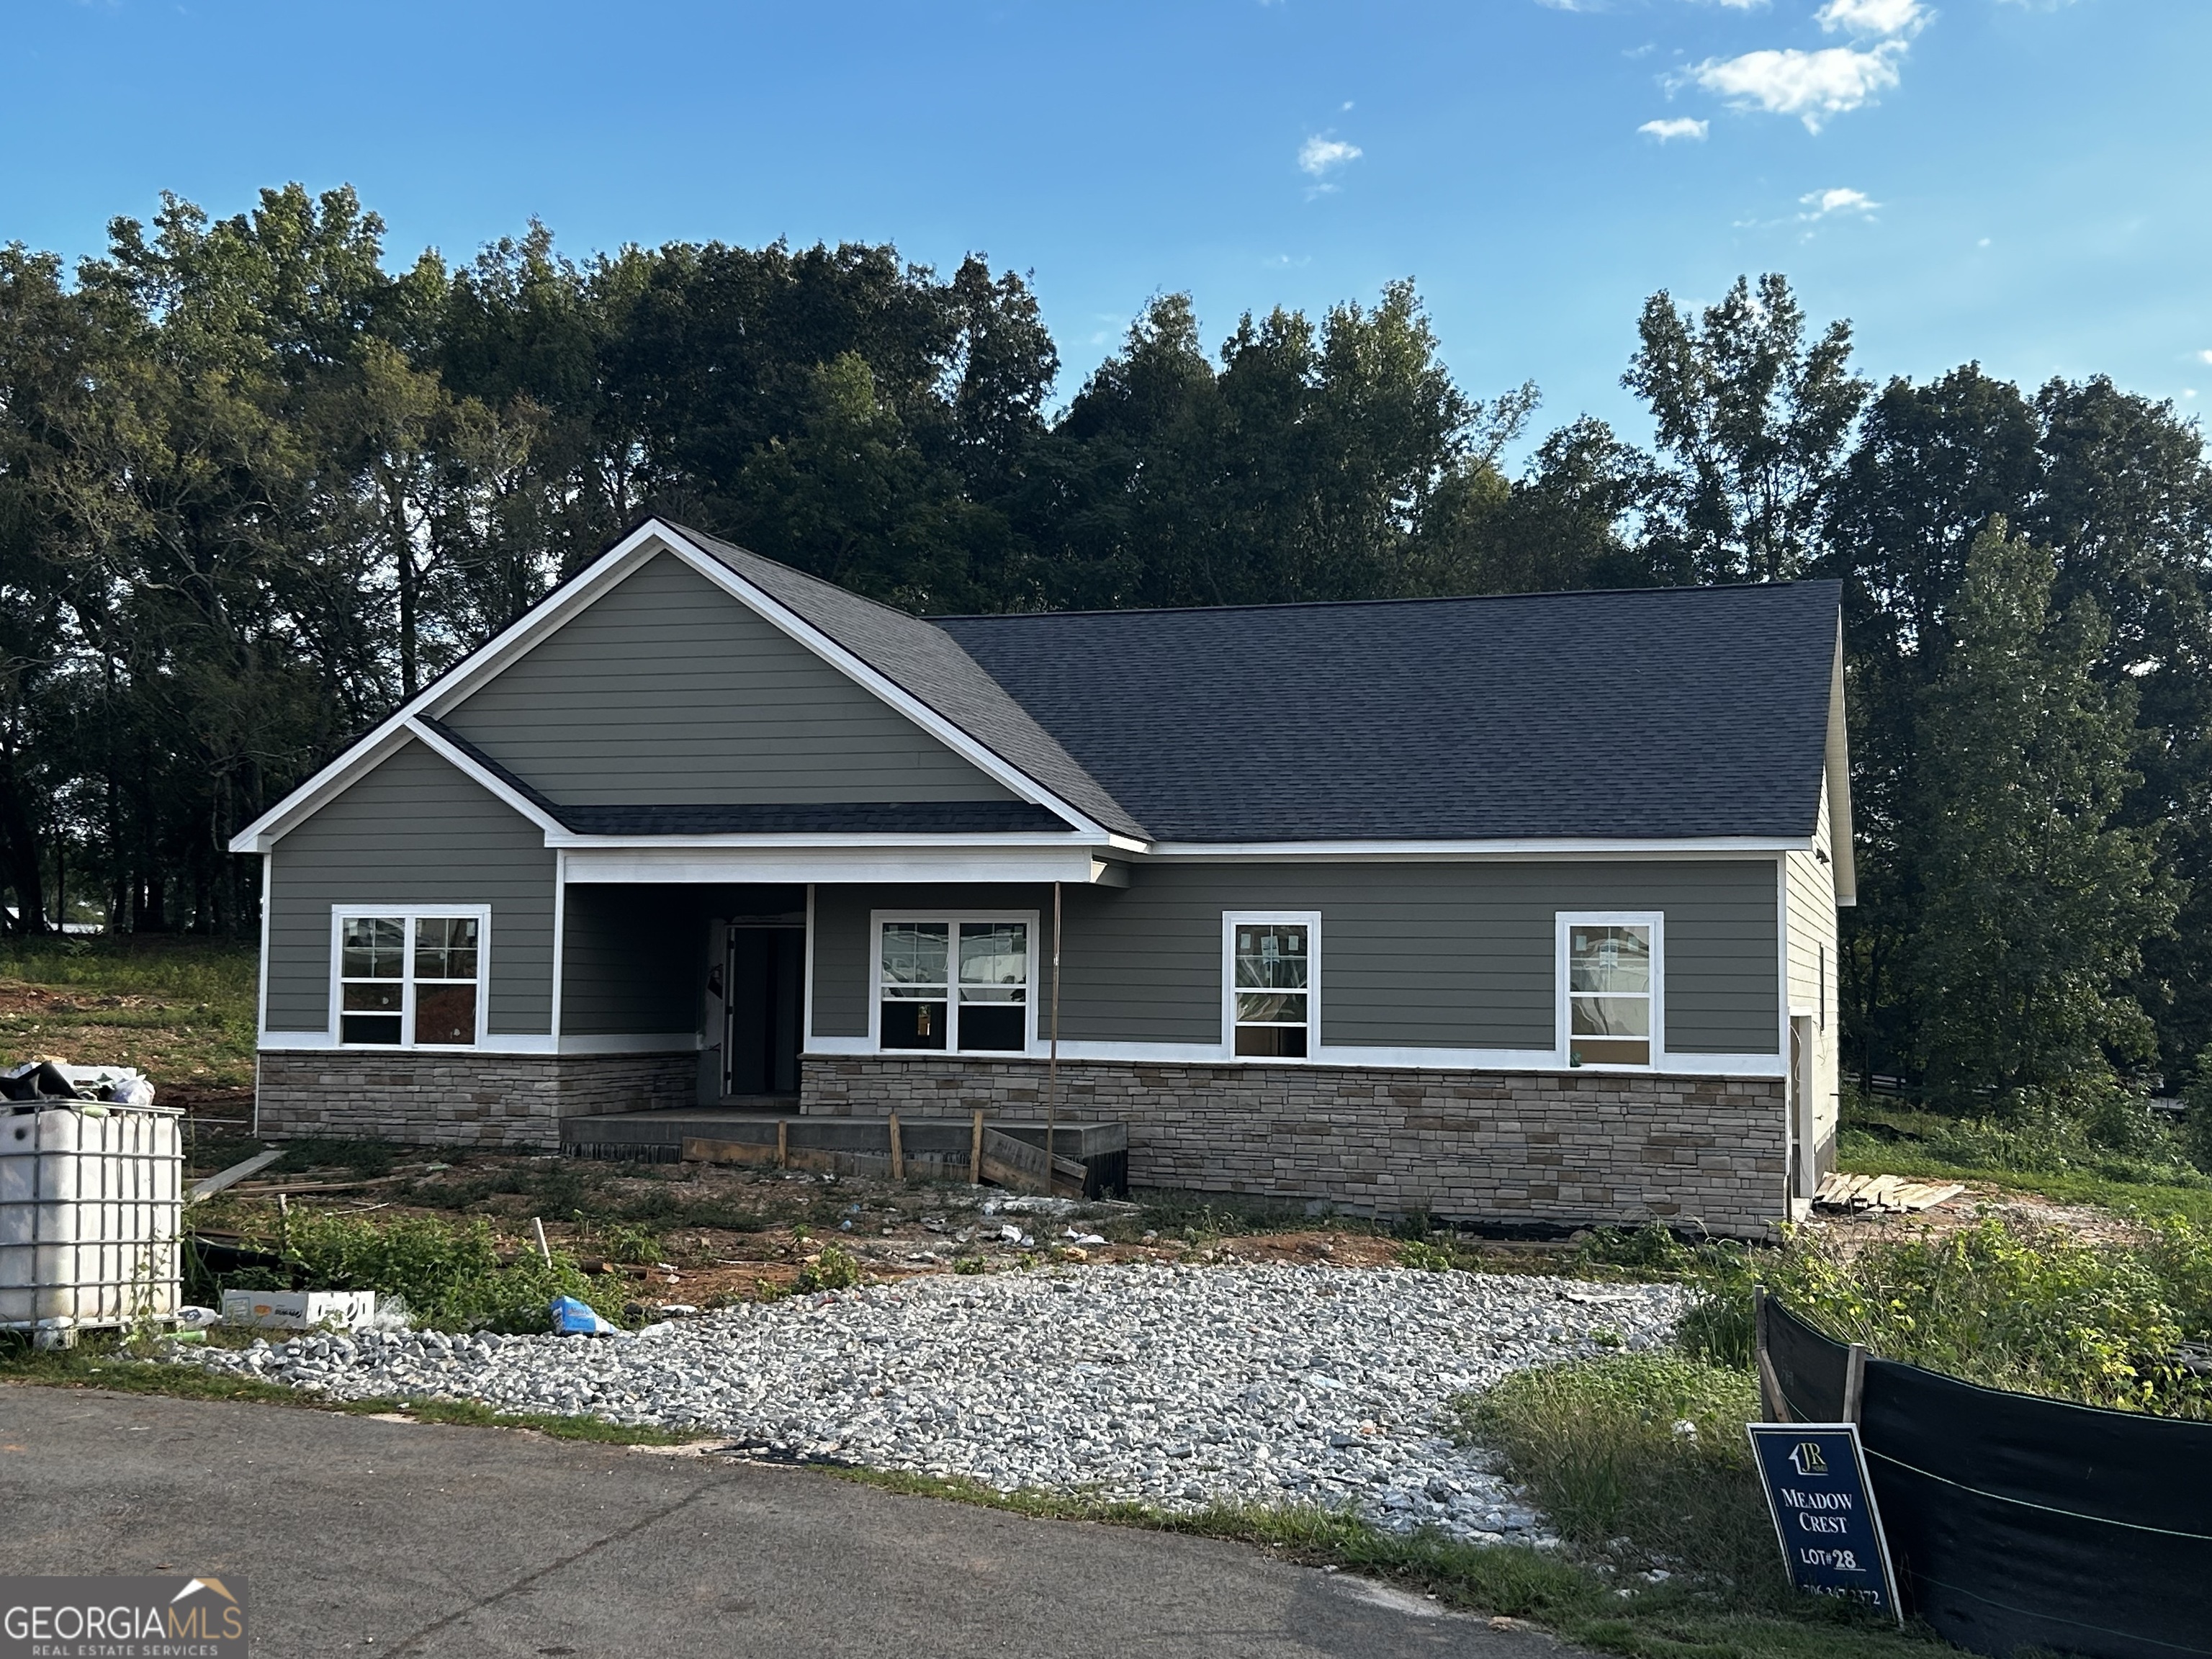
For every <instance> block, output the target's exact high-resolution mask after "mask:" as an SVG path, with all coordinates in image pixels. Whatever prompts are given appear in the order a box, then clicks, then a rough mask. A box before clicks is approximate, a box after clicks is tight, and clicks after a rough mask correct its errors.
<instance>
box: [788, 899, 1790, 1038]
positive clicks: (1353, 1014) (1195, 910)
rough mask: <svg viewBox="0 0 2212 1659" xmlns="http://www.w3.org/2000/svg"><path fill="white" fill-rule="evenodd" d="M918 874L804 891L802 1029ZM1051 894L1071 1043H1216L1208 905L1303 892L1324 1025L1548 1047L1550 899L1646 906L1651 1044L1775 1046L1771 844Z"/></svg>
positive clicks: (864, 974) (833, 1001) (1262, 902)
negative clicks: (1659, 1019)
mask: <svg viewBox="0 0 2212 1659" xmlns="http://www.w3.org/2000/svg"><path fill="white" fill-rule="evenodd" d="M926 891H927V890H914V889H898V888H874V889H871V888H860V887H820V888H817V890H816V896H815V943H814V950H815V983H814V1025H813V1030H814V1031H815V1033H816V1034H817V1035H818V1036H865V1035H866V1032H867V1028H868V997H869V995H870V994H871V993H870V987H869V969H870V961H869V941H868V939H867V917H868V912H869V911H870V909H871V908H884V909H888V908H908V907H909V906H911V907H912V908H932V906H931V905H930V904H929V903H928V902H926V900H925V899H924V898H923V897H922V895H923V894H925V893H926ZM958 891H962V892H965V893H968V894H972V895H975V896H974V897H973V898H972V899H971V900H969V901H966V902H967V903H968V904H969V905H970V906H972V908H1036V909H1037V910H1038V911H1039V912H1040V913H1042V914H1043V915H1046V916H1047V917H1049V913H1050V909H1051V894H1050V890H1049V889H1048V888H1037V889H1030V888H1012V887H1010V888H1000V889H968V890H958ZM948 896H949V895H948ZM1063 902H1064V904H1065V906H1066V919H1067V945H1066V950H1065V951H1063V952H1062V957H1061V975H1062V980H1061V991H1060V1034H1061V1036H1063V1037H1064V1038H1066V1040H1068V1041H1070V1042H1182V1043H1193V1042H1201V1043H1212V1042H1219V1041H1220V1040H1221V992H1222V986H1221V917H1222V913H1223V912H1224V911H1227V910H1316V911H1318V912H1320V914H1321V918H1322V946H1321V975H1322V1041H1323V1042H1326V1043H1328V1044H1329V1045H1331V1046H1341V1047H1360V1048H1552V1047H1553V1044H1554V1042H1555V1037H1554V1033H1553V1000H1554V994H1555V992H1554V987H1555V978H1554V965H1553V939H1554V918H1555V916H1556V915H1557V914H1558V913H1559V911H1562V910H1659V911H1662V912H1663V913H1664V914H1665V915H1666V919H1667V920H1666V948H1667V984H1666V994H1667V1009H1668V1013H1667V1019H1668V1048H1669V1049H1670V1050H1671V1051H1672V1052H1674V1053H1677V1054H1773V1053H1774V1052H1775V1051H1776V1042H1777V1036H1776V1033H1777V1029H1778V1010H1777V1008H1776V1006H1775V998H1776V994H1777V946H1778V941H1777V939H1776V938H1775V924H1776V915H1775V868H1774V865H1773V863H1772V862H1771V860H1746V861H1733V860H1730V861H1722V860H1716V861H1712V862H1709V863H1707V862H1700V863H1686V862H1685V863H1674V862H1666V863H1651V864H1616V863H1604V864H1564V863H1559V864H1554V863H1542V864H1538V863H1529V864H1439V865H1405V864H1368V865H1313V866H1290V865H1272V866H1267V865H1249V866H1209V865H1198V864H1182V865H1169V864H1162V865H1148V866H1141V867H1140V868H1139V869H1138V870H1137V871H1136V872H1134V876H1133V881H1132V883H1131V885H1130V886H1129V887H1128V888H1127V889H1126V890H1111V889H1102V888H1091V887H1084V888H1076V887H1069V888H1067V889H1066V890H1064V892H1063ZM944 908H955V907H954V906H952V905H951V904H949V903H948V904H946V905H945V907H944ZM1044 994H1045V987H1039V995H1040V997H1042V995H1044Z"/></svg>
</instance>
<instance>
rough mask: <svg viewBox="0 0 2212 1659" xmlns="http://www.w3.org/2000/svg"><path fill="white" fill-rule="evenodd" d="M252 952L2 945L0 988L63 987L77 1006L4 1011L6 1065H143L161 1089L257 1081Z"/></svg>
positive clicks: (151, 940) (243, 948) (222, 943)
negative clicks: (56, 1059) (56, 1060)
mask: <svg viewBox="0 0 2212 1659" xmlns="http://www.w3.org/2000/svg"><path fill="white" fill-rule="evenodd" d="M256 963H257V957H256V954H255V951H254V947H253V946H252V945H250V944H242V943H239V942H234V941H232V940H228V939H167V938H160V937H156V936H153V935H145V934H140V935H132V936H128V937H123V938H117V939H106V938H100V939H86V938H82V937H71V938H69V939H9V940H0V980H13V981H21V982H22V983H25V984H29V985H36V986H43V987H57V988H60V989H64V990H66V991H67V992H68V993H69V995H68V996H67V997H66V998H65V999H64V1000H65V1001H67V1002H69V1003H71V1004H74V1005H76V1006H71V1007H66V1008H56V1007H46V1008H40V1009H35V1010H31V1011H27V1012H0V1063H5V1064H8V1065H13V1064H15V1062H16V1061H17V1060H22V1059H25V1058H27V1056H29V1055H31V1054H62V1055H64V1056H65V1057H67V1058H69V1059H70V1060H77V1061H80V1062H83V1063H102V1064H109V1065H117V1066H137V1068H138V1069H139V1070H140V1071H142V1072H143V1073H146V1074H147V1075H148V1076H149V1077H150V1078H152V1079H154V1081H155V1085H156V1086H157V1087H158V1086H160V1085H165V1084H166V1085H172V1086H174V1085H200V1086H202V1087H215V1088H237V1087H240V1086H243V1085H246V1084H250V1083H251V1082H252V1080H253V1001H254V992H255V981H256V974H257V967H256Z"/></svg>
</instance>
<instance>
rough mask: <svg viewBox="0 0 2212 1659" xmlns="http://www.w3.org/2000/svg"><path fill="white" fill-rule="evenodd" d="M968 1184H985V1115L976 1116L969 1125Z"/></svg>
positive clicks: (971, 1118)
mask: <svg viewBox="0 0 2212 1659" xmlns="http://www.w3.org/2000/svg"><path fill="white" fill-rule="evenodd" d="M968 1184H969V1186H970V1187H980V1186H981V1185H982V1184H983V1115H982V1113H981V1112H977V1113H975V1114H974V1115H973V1116H971V1117H970V1118H969V1123H968Z"/></svg>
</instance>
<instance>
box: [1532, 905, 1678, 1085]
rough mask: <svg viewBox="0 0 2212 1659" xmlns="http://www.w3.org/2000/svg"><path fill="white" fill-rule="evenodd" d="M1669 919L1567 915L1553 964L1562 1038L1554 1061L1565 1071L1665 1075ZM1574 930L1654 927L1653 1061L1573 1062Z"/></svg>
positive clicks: (1615, 913) (1641, 913)
mask: <svg viewBox="0 0 2212 1659" xmlns="http://www.w3.org/2000/svg"><path fill="white" fill-rule="evenodd" d="M1666 923H1667V918H1666V915H1665V913H1664V912H1662V911H1658V910H1561V911H1559V913H1558V914H1557V917H1556V927H1555V929H1554V932H1553V944H1552V963H1553V980H1554V984H1555V987H1556V989H1555V993H1554V1001H1553V1010H1552V1018H1553V1021H1554V1022H1555V1024H1554V1026H1553V1029H1554V1030H1556V1031H1557V1033H1558V1035H1559V1048H1558V1049H1557V1050H1556V1052H1555V1054H1554V1055H1553V1059H1554V1060H1555V1062H1556V1063H1557V1064H1558V1065H1559V1067H1560V1069H1561V1070H1563V1071H1577V1072H1663V1071H1666V1070H1668V1064H1667V939H1666ZM1571 927H1649V928H1650V930H1651V1060H1650V1064H1649V1065H1645V1066H1627V1065H1623V1064H1621V1063H1620V1061H1618V1060H1585V1061H1583V1064H1581V1065H1580V1066H1576V1065H1574V1064H1573V1063H1572V1049H1573V1024H1572V1021H1571V1018H1570V1013H1571V1005H1570V1004H1569V1001H1568V990H1567V930H1568V929H1569V928H1571Z"/></svg>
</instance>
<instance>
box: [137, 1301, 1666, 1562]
mask: <svg viewBox="0 0 2212 1659" xmlns="http://www.w3.org/2000/svg"><path fill="white" fill-rule="evenodd" d="M1680 1299H1681V1292H1680V1290H1679V1289H1678V1288H1676V1287H1674V1286H1672V1285H1592V1284H1587V1283H1583V1282H1580V1281H1577V1280H1572V1279H1553V1278H1539V1277H1533V1276H1530V1277H1523V1276H1517V1275H1516V1276H1497V1275H1489V1274H1482V1273H1419V1272H1410V1271H1397V1270H1372V1269H1347V1268H1339V1267H1091V1268H1080V1269H1075V1270H1073V1271H1070V1270H1066V1269H1060V1270H1054V1271H1048V1272H1031V1273H996V1274H990V1275H985V1276H976V1277H959V1276H952V1275H945V1276H938V1277H932V1278H928V1279H920V1280H913V1281H909V1282H908V1283H906V1284H903V1285H895V1286H890V1285H886V1286H870V1287H867V1288H865V1289H860V1290H854V1291H837V1292H829V1293H825V1294H822V1295H817V1296H812V1297H794V1298H791V1299H788V1300H785V1301H780V1302H771V1303H762V1304H746V1305H743V1306H739V1307H734V1308H730V1309H727V1310H722V1311H720V1312H717V1313H713V1314H708V1315H705V1316H700V1317H697V1318H693V1319H685V1320H681V1321H678V1322H672V1323H670V1324H667V1325H665V1326H660V1327H656V1328H653V1329H651V1330H648V1331H645V1332H641V1333H638V1334H635V1335H623V1336H618V1337H613V1338H589V1337H554V1336H530V1337H506V1338H501V1337H497V1336H473V1337H446V1336H443V1335H441V1334H437V1333H409V1334H402V1335H396V1336H386V1335H380V1334H377V1333H374V1332H368V1333H364V1334H362V1336H361V1337H359V1338H352V1339H349V1338H345V1337H325V1336H314V1337H306V1338H301V1339H297V1340H294V1341H292V1342H289V1343H287V1344H284V1345H283V1346H263V1345H257V1346H254V1347H253V1348H252V1349H247V1350H242V1351H241V1350H225V1349H191V1348H186V1349H182V1350H179V1358H185V1357H189V1358H192V1359H194V1360H196V1361H197V1362H199V1363H201V1364H207V1365H209V1366H210V1367H214V1368H218V1369H224V1370H241V1371H246V1372H251V1373H254V1374H258V1375H260V1376H266V1377H268V1378H270V1379H271V1380H273V1381H280V1382H285V1383H292V1384H294V1385H295V1386H298V1387H302V1388H308V1389H319V1390H321V1391H323V1392H325V1393H328V1394H331V1395H339V1396H344V1397H349V1398H356V1399H365V1398H373V1397H378V1396H387V1395H399V1396H407V1395H413V1396H422V1395H442V1396H446V1397H448V1398H453V1399H462V1400H474V1401H482V1402H483V1403H484V1404H485V1405H488V1406H491V1407H498V1408H500V1409H503V1410H507V1411H526V1412H555V1413H591V1414H593V1415H596V1416H599V1417H603V1418H606V1419H611V1420H612V1421H615V1422H619V1423H628V1424H650V1425H670V1426H678V1427H696V1428H699V1429H701V1430H702V1431H707V1432H710V1433H713V1434H716V1435H726V1436H728V1437H731V1439H732V1443H733V1445H734V1446H735V1447H736V1448H738V1449H743V1450H745V1451H749V1452H750V1453H751V1455H755V1456H760V1457H781V1458H805V1459H822V1460H834V1461H840V1462H853V1463H860V1464H866V1465H868V1466H871V1467H873V1468H889V1469H906V1470H915V1471H921V1472H923V1473H927V1474H938V1475H965V1476H969V1477H973V1478H975V1479H976V1480H981V1481H984V1482H987V1483H988V1484H990V1485H992V1486H998V1487H1000V1488H1003V1489H1009V1490H1011V1489H1012V1488H1015V1487H1042V1488H1047V1489H1051V1490H1055V1491H1062V1492H1095V1493H1097V1494H1098V1495H1101V1496H1104V1497H1110V1498H1133V1499H1139V1500H1143V1501H1146V1502H1149V1503H1153V1504H1162V1505H1164V1506H1167V1507H1170V1508H1176V1507H1191V1506H1195V1505H1197V1504H1203V1503H1207V1502H1212V1501H1218V1500H1224V1499H1227V1500H1240V1499H1241V1500H1249V1501H1258V1502H1263V1503H1277V1502H1283V1501H1296V1500H1303V1501H1310V1502H1319V1503H1324V1504H1335V1505H1342V1504H1350V1505H1352V1507H1354V1508H1355V1509H1356V1510H1358V1512H1360V1513H1361V1514H1363V1515H1364V1516H1368V1517H1369V1518H1370V1519H1372V1520H1375V1521H1376V1522H1381V1523H1382V1524H1383V1525H1386V1526H1389V1527H1392V1528H1400V1529H1405V1528H1413V1527H1415V1526H1419V1525H1425V1524H1427V1525H1435V1526H1437V1527H1440V1528H1443V1529H1445V1530H1446V1531H1448V1532H1449V1533H1451V1534H1455V1535H1456V1536H1460V1537H1463V1538H1469V1539H1474V1540H1477V1541H1499V1540H1502V1539H1505V1538H1509V1537H1510V1538H1515V1539H1519V1540H1523V1541H1539V1542H1541V1541H1543V1540H1544V1539H1545V1537H1546V1534H1545V1532H1544V1528H1543V1526H1542V1522H1541V1517H1539V1516H1536V1515H1535V1514H1534V1513H1533V1512H1531V1511H1530V1510H1528V1508H1526V1507H1525V1506H1524V1505H1522V1504H1520V1503H1519V1502H1517V1501H1516V1499H1515V1498H1514V1497H1513V1496H1512V1494H1511V1492H1510V1491H1509V1490H1508V1489H1507V1488H1506V1486H1505V1485H1504V1483H1503V1482H1502V1481H1500V1480H1498V1478H1497V1477H1496V1476H1495V1475H1493V1474H1491V1473H1489V1471H1488V1469H1487V1468H1486V1463H1485V1462H1484V1460H1483V1458H1482V1456H1481V1455H1480V1454H1479V1453H1474V1452H1469V1451H1467V1450H1463V1449H1460V1448H1457V1447H1455V1446H1453V1445H1452V1444H1451V1443H1449V1441H1448V1440H1446V1439H1445V1438H1444V1437H1443V1436H1442V1435H1441V1434H1440V1433H1439V1432H1438V1426H1439V1419H1440V1415H1441V1414H1442V1413H1443V1410H1444V1408H1445V1407H1446V1406H1447V1405H1448V1403H1449V1401H1450V1400H1451V1398H1452V1396H1453V1395H1456V1394H1460V1393H1462V1392H1464V1391H1466V1390H1468V1389H1478V1388H1480V1387H1483V1386H1485V1385H1486V1384H1488V1383H1493V1382H1495V1381H1496V1380H1497V1379H1498V1378H1499V1377H1500V1376H1504V1375H1505V1374H1506V1373H1508V1372H1510V1371H1512V1370H1516V1369H1519V1368H1522V1367H1524V1366H1529V1365H1538V1364H1547V1363H1550V1362H1553V1361H1556V1360H1560V1359H1565V1358H1572V1357H1575V1356H1577V1355H1583V1354H1592V1353H1597V1352H1603V1351H1605V1350H1607V1349H1608V1348H1613V1347H1626V1348H1631V1349H1640V1348H1648V1347H1651V1346H1656V1345H1659V1344H1661V1343H1663V1342H1664V1341H1666V1340H1668V1336H1669V1334H1670V1333H1671V1331H1672V1328H1673V1325H1674V1319H1675V1317H1676V1315H1677V1314H1678V1313H1679V1311H1680Z"/></svg>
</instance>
